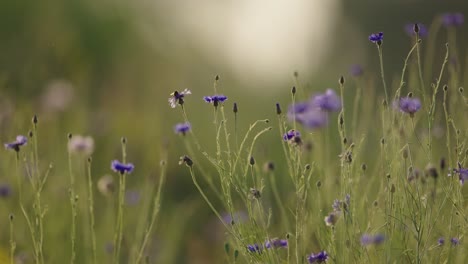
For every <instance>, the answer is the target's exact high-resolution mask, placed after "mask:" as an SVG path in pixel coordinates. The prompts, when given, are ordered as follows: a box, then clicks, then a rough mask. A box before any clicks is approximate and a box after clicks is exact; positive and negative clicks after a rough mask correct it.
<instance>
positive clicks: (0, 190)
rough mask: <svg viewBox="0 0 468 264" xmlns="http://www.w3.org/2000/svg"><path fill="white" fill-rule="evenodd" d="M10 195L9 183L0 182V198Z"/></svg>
mask: <svg viewBox="0 0 468 264" xmlns="http://www.w3.org/2000/svg"><path fill="white" fill-rule="evenodd" d="M10 195H11V187H10V185H9V184H0V198H7V197H9V196H10Z"/></svg>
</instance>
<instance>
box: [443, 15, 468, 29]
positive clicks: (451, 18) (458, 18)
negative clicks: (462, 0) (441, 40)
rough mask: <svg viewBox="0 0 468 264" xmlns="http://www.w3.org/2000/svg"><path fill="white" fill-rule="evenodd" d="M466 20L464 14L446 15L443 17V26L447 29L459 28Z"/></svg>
mask: <svg viewBox="0 0 468 264" xmlns="http://www.w3.org/2000/svg"><path fill="white" fill-rule="evenodd" d="M464 20H465V18H464V17H463V14H462V13H445V14H443V15H442V24H444V26H445V27H458V26H461V25H463V22H464Z"/></svg>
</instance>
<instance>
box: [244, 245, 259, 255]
mask: <svg viewBox="0 0 468 264" xmlns="http://www.w3.org/2000/svg"><path fill="white" fill-rule="evenodd" d="M247 250H248V251H250V252H253V253H255V252H258V253H261V252H262V248H261V247H260V246H259V245H258V244H253V245H247Z"/></svg>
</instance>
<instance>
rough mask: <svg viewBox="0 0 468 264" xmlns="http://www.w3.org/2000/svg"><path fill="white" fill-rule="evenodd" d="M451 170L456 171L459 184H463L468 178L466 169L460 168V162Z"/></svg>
mask: <svg viewBox="0 0 468 264" xmlns="http://www.w3.org/2000/svg"><path fill="white" fill-rule="evenodd" d="M453 172H454V173H458V179H459V180H460V184H461V185H463V184H465V180H468V169H466V168H462V166H461V164H460V163H458V169H453Z"/></svg>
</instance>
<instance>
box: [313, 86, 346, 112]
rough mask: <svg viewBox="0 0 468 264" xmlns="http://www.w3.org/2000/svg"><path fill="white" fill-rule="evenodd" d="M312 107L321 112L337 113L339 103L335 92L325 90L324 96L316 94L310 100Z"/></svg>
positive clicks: (339, 106) (339, 107)
mask: <svg viewBox="0 0 468 264" xmlns="http://www.w3.org/2000/svg"><path fill="white" fill-rule="evenodd" d="M312 105H313V106H315V107H317V108H319V109H320V110H323V111H328V112H332V111H339V110H340V109H341V101H340V98H339V97H338V95H336V93H335V91H333V90H332V89H327V91H325V93H324V94H318V95H316V96H314V97H313V98H312Z"/></svg>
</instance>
